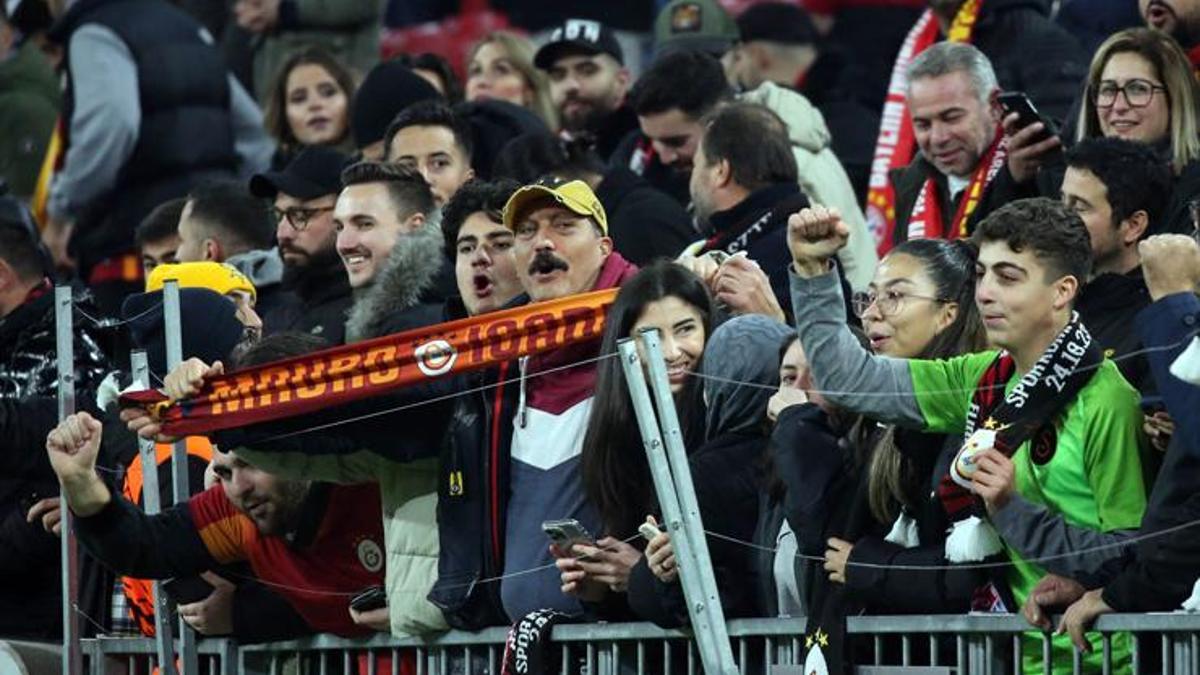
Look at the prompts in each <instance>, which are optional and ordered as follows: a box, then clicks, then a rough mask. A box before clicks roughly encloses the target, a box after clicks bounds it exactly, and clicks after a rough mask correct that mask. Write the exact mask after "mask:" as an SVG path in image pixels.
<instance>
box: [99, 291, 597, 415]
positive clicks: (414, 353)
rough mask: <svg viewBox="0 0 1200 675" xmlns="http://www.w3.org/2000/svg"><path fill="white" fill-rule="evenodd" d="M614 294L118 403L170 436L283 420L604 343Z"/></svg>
mask: <svg viewBox="0 0 1200 675" xmlns="http://www.w3.org/2000/svg"><path fill="white" fill-rule="evenodd" d="M616 294H617V289H615V288H611V289H607V290H602V291H593V292H591V293H584V294H581V295H574V296H570V297H566V298H560V299H557V300H550V301H547V302H541V303H537V304H532V305H524V306H521V307H515V308H512V309H507V310H503V311H499V312H492V313H489V314H483V315H480V316H475V317H470V318H466V319H459V320H457V321H450V322H447V323H441V324H437V325H433V326H426V327H423V328H417V329H414V330H409V331H405V332H403V333H396V334H394V335H387V336H384V337H380V338H376V339H373V340H366V341H363V342H356V343H354V344H350V345H343V346H340V347H334V348H332V349H326V350H323V351H319V352H314V353H312V354H305V355H303V356H297V357H293V358H290V359H284V360H282V361H276V362H273V363H266V364H263V365H259V366H254V367H251V368H246V369H244V370H239V371H236V372H232V373H228V374H226V375H222V376H220V377H215V378H213V379H211V380H208V381H206V382H205V383H204V388H203V389H202V390H201V391H200V393H199V394H197V395H195V396H193V397H191V398H189V399H185V400H180V401H169V400H167V398H166V396H164V395H163V394H162V393H161V392H159V391H157V390H146V391H139V392H132V393H130V394H126V395H123V396H122V397H121V403H122V406H124V407H145V408H146V409H147V410H148V411H149V412H150V413H151V415H153V416H154V417H155V418H156V419H158V420H160V421H161V422H162V433H164V434H167V435H170V436H187V435H197V434H199V435H203V434H208V433H211V432H214V431H219V430H222V429H231V428H235V427H241V426H245V425H248V424H255V423H260V422H267V421H272V420H280V419H286V418H289V417H295V416H297V415H303V414H306V413H312V412H314V411H318V410H323V409H325V408H329V407H333V406H338V405H342V404H345V403H349V402H351V401H357V400H360V399H364V398H368V397H370V396H376V395H379V394H384V393H387V392H390V391H394V390H397V389H403V388H405V387H409V386H414V385H417V384H422V383H425V382H428V381H430V380H434V379H439V378H445V377H450V376H454V375H459V374H462V373H466V372H470V371H473V370H479V369H482V368H487V367H489V366H494V365H498V364H500V363H503V362H507V361H511V360H514V359H516V358H519V357H522V356H529V355H533V354H541V353H544V352H549V351H554V350H558V349H561V348H563V347H566V346H568V345H573V344H577V343H582V342H587V341H595V340H599V339H600V337H601V336H602V335H603V333H604V321H605V315H606V314H607V312H608V308H609V306H611V305H612V302H613V299H614V298H615V297H616Z"/></svg>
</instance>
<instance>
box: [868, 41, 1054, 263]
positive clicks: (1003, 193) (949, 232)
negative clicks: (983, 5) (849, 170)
mask: <svg viewBox="0 0 1200 675" xmlns="http://www.w3.org/2000/svg"><path fill="white" fill-rule="evenodd" d="M998 91H999V89H998V85H997V84H996V74H995V72H994V71H993V70H992V64H991V63H990V62H989V61H988V58H987V57H986V56H984V55H983V52H981V51H979V50H978V49H976V48H975V47H972V46H971V45H969V44H963V43H958V42H942V43H939V44H936V45H934V46H932V47H930V48H929V49H926V50H925V51H923V52H921V54H920V56H918V57H917V58H916V59H914V60H913V62H912V65H911V66H909V69H908V94H907V102H908V110H909V113H910V116H911V118H912V129H913V135H914V136H915V137H916V143H917V147H918V148H919V149H920V153H919V154H918V156H917V157H916V158H915V159H913V161H912V162H911V163H910V164H909V165H908V166H906V167H904V168H902V169H897V170H895V171H893V172H892V173H891V175H890V176H889V178H890V179H891V182H892V186H893V187H894V188H895V191H896V227H895V230H894V232H893V242H894V243H895V244H898V243H900V242H902V241H905V240H907V239H919V238H923V237H944V238H957V237H965V236H968V235H970V234H971V233H972V232H974V231H975V227H976V225H977V224H978V223H979V222H980V221H981V220H983V218H984V217H985V216H987V214H988V213H990V212H992V211H993V210H995V209H996V208H997V207H999V206H1000V205H1001V204H1005V203H1007V202H1009V201H1011V200H1012V199H1014V198H1015V197H1017V196H1026V195H1014V194H1013V193H1012V188H1010V187H1008V186H1009V185H1011V184H1012V181H1011V178H1009V177H1008V169H1007V167H1006V166H1005V162H1004V158H1005V153H1004V148H1003V146H1002V144H1001V143H1000V140H1001V138H1002V134H1001V130H1000V107H999V105H998V104H997V103H996V94H997V93H998ZM1028 196H1031V195H1028Z"/></svg>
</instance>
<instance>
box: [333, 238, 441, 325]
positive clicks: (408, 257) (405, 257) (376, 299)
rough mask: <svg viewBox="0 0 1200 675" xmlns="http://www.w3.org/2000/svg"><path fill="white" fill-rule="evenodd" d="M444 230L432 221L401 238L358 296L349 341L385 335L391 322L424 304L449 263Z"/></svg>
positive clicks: (350, 320) (351, 312)
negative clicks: (423, 298)
mask: <svg viewBox="0 0 1200 675" xmlns="http://www.w3.org/2000/svg"><path fill="white" fill-rule="evenodd" d="M440 229H441V228H440V227H439V226H438V224H437V222H436V221H434V220H428V221H426V223H425V226H424V227H422V228H421V229H420V230H418V231H416V232H414V233H412V234H407V235H403V236H401V237H399V238H398V239H397V240H396V245H395V246H393V247H392V252H391V253H390V254H389V255H388V259H387V262H385V263H384V265H383V269H381V270H379V272H378V273H376V277H375V281H374V282H372V284H371V285H370V286H368V287H367V288H364V289H359V290H357V291H355V293H354V296H355V297H354V305H353V307H351V309H350V317H349V319H347V321H346V342H347V343H351V342H360V341H362V340H366V339H370V338H374V337H379V336H381V335H385V334H386V333H385V332H383V331H384V330H385V326H386V325H387V322H388V320H389V319H391V318H392V317H393V316H394V315H396V314H399V313H402V312H404V311H405V310H408V309H411V308H413V307H415V306H417V305H419V304H421V298H422V295H423V294H424V293H425V292H426V291H427V290H428V289H429V288H430V287H432V286H433V284H434V282H435V281H436V279H437V276H438V273H439V271H440V270H441V268H442V265H444V264H445V260H446V256H445V255H444V254H443V252H442V249H443V247H444V246H445V242H443V241H442V235H441V231H440Z"/></svg>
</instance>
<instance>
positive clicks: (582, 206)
mask: <svg viewBox="0 0 1200 675" xmlns="http://www.w3.org/2000/svg"><path fill="white" fill-rule="evenodd" d="M549 201H554V202H558V203H559V204H561V205H562V206H565V207H566V208H567V209H569V210H570V211H571V212H572V213H577V214H579V215H581V216H588V217H590V218H591V219H592V220H594V221H596V224H597V225H599V226H600V231H601V232H603V233H604V236H606V237H607V236H608V215H607V214H606V213H604V206H602V205H601V204H600V200H599V199H597V198H596V193H594V192H592V188H590V187H588V184H587V183H585V182H583V181H581V180H572V181H564V180H562V179H561V178H554V177H547V178H543V179H541V180H539V181H538V182H536V183H534V184H532V185H526V186H525V187H523V188H521V189H519V190H517V191H516V192H514V193H513V195H512V196H511V197H509V198H508V203H507V204H505V205H504V226H505V227H507V228H508V229H510V230H515V229H516V225H517V221H518V220H520V218H521V217H522V216H524V215H525V214H526V213H528V212H529V209H530V207H531V206H533V205H534V204H538V203H544V202H549Z"/></svg>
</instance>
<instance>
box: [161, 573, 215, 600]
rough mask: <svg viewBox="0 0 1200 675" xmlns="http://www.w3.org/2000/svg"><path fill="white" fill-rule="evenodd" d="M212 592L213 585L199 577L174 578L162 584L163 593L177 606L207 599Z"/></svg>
mask: <svg viewBox="0 0 1200 675" xmlns="http://www.w3.org/2000/svg"><path fill="white" fill-rule="evenodd" d="M213 590H214V589H213V585H212V584H210V583H208V582H207V581H205V580H204V579H201V578H200V577H175V578H174V579H167V580H166V581H164V582H163V591H164V592H166V594H167V595H168V596H170V597H171V599H172V600H174V601H175V604H177V605H189V604H191V603H193V602H200V601H201V600H203V599H205V598H207V597H208V596H209V595H210V594H211V593H212V592H213Z"/></svg>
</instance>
